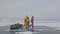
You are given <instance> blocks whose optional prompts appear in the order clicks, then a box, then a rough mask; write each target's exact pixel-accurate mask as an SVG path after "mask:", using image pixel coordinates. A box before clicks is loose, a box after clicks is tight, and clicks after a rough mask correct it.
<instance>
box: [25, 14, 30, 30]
mask: <svg viewBox="0 0 60 34" xmlns="http://www.w3.org/2000/svg"><path fill="white" fill-rule="evenodd" d="M28 22H29V17H28V15H26V16H25V18H24V26H25V27H26V29H27V28H28Z"/></svg>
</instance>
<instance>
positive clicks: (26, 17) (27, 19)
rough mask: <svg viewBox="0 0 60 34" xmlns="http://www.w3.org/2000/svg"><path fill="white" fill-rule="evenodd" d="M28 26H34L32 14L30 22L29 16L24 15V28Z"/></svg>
mask: <svg viewBox="0 0 60 34" xmlns="http://www.w3.org/2000/svg"><path fill="white" fill-rule="evenodd" d="M30 23H31V24H30ZM30 26H32V28H33V27H34V16H32V17H31V22H30V21H29V16H28V15H26V16H25V18H24V27H26V29H28V28H29V27H30Z"/></svg>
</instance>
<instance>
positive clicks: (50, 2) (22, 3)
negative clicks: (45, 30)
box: [0, 0, 60, 19]
mask: <svg viewBox="0 0 60 34" xmlns="http://www.w3.org/2000/svg"><path fill="white" fill-rule="evenodd" d="M27 14H28V15H29V16H30V17H31V16H35V17H37V18H56V19H60V0H0V17H20V18H23V17H24V16H25V15H27Z"/></svg>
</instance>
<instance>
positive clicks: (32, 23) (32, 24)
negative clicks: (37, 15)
mask: <svg viewBox="0 0 60 34" xmlns="http://www.w3.org/2000/svg"><path fill="white" fill-rule="evenodd" d="M31 26H32V28H33V27H34V16H32V17H31Z"/></svg>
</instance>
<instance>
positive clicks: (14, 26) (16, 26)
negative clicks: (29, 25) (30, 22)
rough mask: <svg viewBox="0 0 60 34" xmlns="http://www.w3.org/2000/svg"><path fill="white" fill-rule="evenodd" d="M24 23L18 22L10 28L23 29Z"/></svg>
mask: <svg viewBox="0 0 60 34" xmlns="http://www.w3.org/2000/svg"><path fill="white" fill-rule="evenodd" d="M22 26H23V24H19V23H17V24H12V25H11V26H10V29H19V28H20V29H23V27H22Z"/></svg>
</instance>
